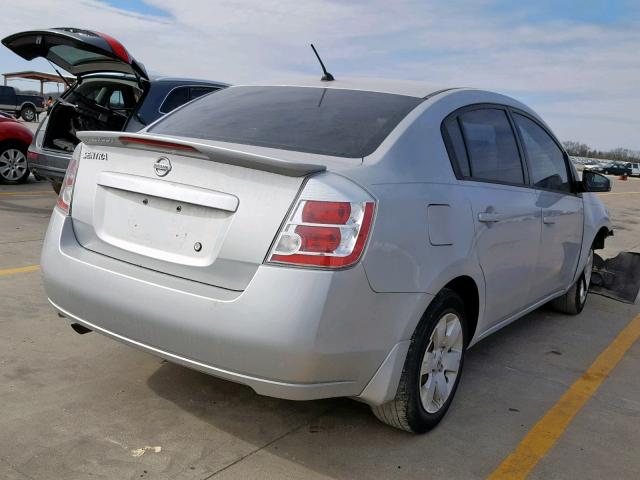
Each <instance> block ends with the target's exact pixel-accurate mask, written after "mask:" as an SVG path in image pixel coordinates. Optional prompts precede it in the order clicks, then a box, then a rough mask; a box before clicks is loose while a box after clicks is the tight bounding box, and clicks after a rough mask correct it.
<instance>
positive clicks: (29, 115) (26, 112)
mask: <svg viewBox="0 0 640 480" xmlns="http://www.w3.org/2000/svg"><path fill="white" fill-rule="evenodd" d="M20 116H21V117H22V119H23V120H24V121H25V122H33V121H34V120H35V119H36V109H35V108H33V107H32V106H31V105H27V106H26V107H22V110H20Z"/></svg>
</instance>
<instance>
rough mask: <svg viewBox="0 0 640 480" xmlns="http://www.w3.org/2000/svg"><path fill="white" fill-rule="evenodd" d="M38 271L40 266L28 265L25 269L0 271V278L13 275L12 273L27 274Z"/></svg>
mask: <svg viewBox="0 0 640 480" xmlns="http://www.w3.org/2000/svg"><path fill="white" fill-rule="evenodd" d="M39 269H40V265H29V266H26V267H19V268H8V269H6V270H0V277H4V276H5V275H13V274H14V273H27V272H35V271H36V270H39Z"/></svg>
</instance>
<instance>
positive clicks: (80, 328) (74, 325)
mask: <svg viewBox="0 0 640 480" xmlns="http://www.w3.org/2000/svg"><path fill="white" fill-rule="evenodd" d="M71 328H73V331H74V332H76V333H77V334H78V335H84V334H85V333H89V332H93V330H91V329H90V328H87V327H85V326H84V325H80V324H79V323H72V324H71Z"/></svg>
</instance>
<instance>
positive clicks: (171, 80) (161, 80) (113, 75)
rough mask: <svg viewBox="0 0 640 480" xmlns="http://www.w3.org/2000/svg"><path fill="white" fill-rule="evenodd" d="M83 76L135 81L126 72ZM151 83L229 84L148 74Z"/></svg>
mask: <svg viewBox="0 0 640 480" xmlns="http://www.w3.org/2000/svg"><path fill="white" fill-rule="evenodd" d="M83 78H87V79H89V78H124V79H127V80H133V81H136V80H137V79H136V77H135V76H134V75H131V74H127V73H118V72H96V73H89V74H87V75H83ZM149 81H150V82H151V83H188V84H206V85H216V86H219V87H228V86H229V84H228V83H225V82H219V81H217V80H203V79H201V78H189V77H162V76H153V75H151V76H149Z"/></svg>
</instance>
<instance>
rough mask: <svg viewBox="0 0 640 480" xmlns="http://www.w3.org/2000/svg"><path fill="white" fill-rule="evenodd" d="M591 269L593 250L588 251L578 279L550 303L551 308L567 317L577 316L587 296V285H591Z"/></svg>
mask: <svg viewBox="0 0 640 480" xmlns="http://www.w3.org/2000/svg"><path fill="white" fill-rule="evenodd" d="M592 269H593V250H589V257H588V259H587V264H586V265H585V267H584V270H583V271H582V273H581V274H580V278H578V280H577V281H576V283H574V284H573V285H572V286H571V288H570V289H569V290H568V291H567V293H565V294H564V295H562V296H561V297H558V298H556V299H555V300H552V301H551V306H552V307H553V308H554V309H555V310H557V311H559V312H561V313H567V314H569V315H578V314H579V313H580V312H582V310H583V309H584V306H585V305H586V303H587V296H588V294H589V285H590V284H591V271H592Z"/></svg>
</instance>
